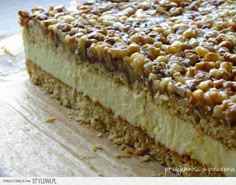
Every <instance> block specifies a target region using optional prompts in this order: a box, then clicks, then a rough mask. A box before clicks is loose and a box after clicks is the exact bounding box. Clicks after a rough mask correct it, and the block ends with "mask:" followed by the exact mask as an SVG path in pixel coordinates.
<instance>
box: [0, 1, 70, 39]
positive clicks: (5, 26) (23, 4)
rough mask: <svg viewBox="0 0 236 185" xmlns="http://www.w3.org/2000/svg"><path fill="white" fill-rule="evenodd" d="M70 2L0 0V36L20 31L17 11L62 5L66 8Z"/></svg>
mask: <svg viewBox="0 0 236 185" xmlns="http://www.w3.org/2000/svg"><path fill="white" fill-rule="evenodd" d="M70 2H71V0H0V35H5V34H11V33H16V32H18V31H20V27H19V24H18V16H17V12H18V10H31V8H32V7H34V6H36V5H37V6H42V7H45V8H47V7H49V6H51V5H60V4H64V5H65V6H68V5H69V4H70Z"/></svg>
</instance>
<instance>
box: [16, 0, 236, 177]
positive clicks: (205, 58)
mask: <svg viewBox="0 0 236 185" xmlns="http://www.w3.org/2000/svg"><path fill="white" fill-rule="evenodd" d="M212 10H214V11H212ZM235 14H236V2H235V1H233V0H232V1H230V0H228V1H221V0H218V1H217V0H214V1H210V0H209V1H201V0H200V1H181V0H173V1H165V0H163V1H151V2H149V1H127V2H120V1H119V2H110V1H101V2H97V3H93V2H90V1H89V2H87V3H84V4H77V5H74V6H73V7H70V8H69V9H65V8H64V7H63V6H58V7H50V8H49V9H48V10H45V9H43V8H41V7H35V8H33V9H32V12H31V13H29V12H25V11H19V16H20V24H21V25H22V26H23V27H24V28H25V31H26V33H25V34H28V36H29V38H30V37H32V38H33V37H37V36H36V35H33V34H34V31H33V27H40V28H41V29H42V30H43V33H44V34H45V39H51V40H52V42H53V47H54V48H60V47H61V48H63V49H64V50H65V51H66V52H69V53H71V54H73V55H74V56H75V57H77V59H78V61H84V62H85V63H88V64H95V65H98V66H99V67H100V69H102V68H104V69H105V71H106V72H103V73H107V74H106V75H108V78H112V79H115V81H118V82H119V83H123V84H124V85H127V86H129V87H130V88H131V89H136V90H137V89H138V90H139V91H140V90H141V91H142V90H144V89H145V90H147V89H148V91H149V93H150V94H151V95H152V96H153V97H154V98H155V99H157V103H158V104H160V105H162V106H163V107H165V108H166V109H167V110H169V112H170V113H171V114H173V115H176V116H177V117H179V118H180V119H182V120H185V121H187V122H188V123H189V124H192V125H193V126H194V128H195V129H196V130H198V131H199V132H201V133H203V134H205V135H207V136H209V137H211V138H213V139H215V140H217V141H219V142H221V143H222V144H223V145H224V146H225V147H226V148H227V149H228V150H235V148H236V95H235V88H236V82H235V80H236V67H235V64H236V47H235V45H236V33H235V31H236V23H235V22H236V17H235ZM35 25H37V26H35ZM36 40H37V39H36ZM32 42H35V40H34V39H32ZM37 42H40V41H37ZM32 62H34V61H27V67H28V72H29V74H30V76H31V79H32V81H33V82H34V83H35V84H38V85H40V86H43V87H47V88H46V89H47V91H48V92H49V93H54V94H55V92H57V93H58V91H59V90H58V87H57V86H60V88H59V89H61V88H65V89H64V90H65V91H66V87H65V84H64V85H63V83H62V82H57V83H56V79H54V78H53V77H52V78H51V81H55V82H53V84H51V87H49V86H50V83H49V82H50V80H49V78H50V77H51V76H50V75H49V74H47V73H46V72H44V71H43V70H41V72H40V67H39V66H37V65H35V64H33V63H32ZM78 65H79V64H78ZM100 69H98V70H97V71H99V70H100ZM120 74H122V78H120V76H119V75H120ZM57 80H58V79H57ZM56 84H57V85H56ZM60 84H61V85H60ZM137 84H138V85H137ZM68 88H69V87H68ZM72 88H73V87H72ZM61 91H62V92H64V91H63V90H61ZM68 91H69V90H68ZM71 92H74V90H73V91H71ZM75 94H76V93H75ZM75 94H73V96H71V97H73V98H72V99H70V100H69V99H67V100H66V101H64V100H65V96H64V95H63V93H59V94H57V96H56V97H57V99H59V100H60V101H62V102H63V105H66V106H69V107H70V108H73V109H74V108H75V107H74V106H73V104H74V103H73V101H75V100H76V97H77V96H78V97H80V95H79V93H78V94H77V95H75ZM81 97H82V96H81ZM158 97H162V99H161V98H158ZM163 97H164V98H163ZM80 99H81V98H80ZM81 100H82V99H81ZM87 100H88V101H87V102H89V103H92V104H91V107H93V106H92V105H96V103H94V102H92V101H90V100H89V98H87ZM65 102H66V103H65ZM89 103H86V105H87V106H88V107H90V106H89ZM75 104H78V103H77V101H75ZM95 107H96V106H95ZM100 108H101V110H103V109H104V108H102V106H101V107H100ZM83 109H84V108H83ZM87 110H90V108H88V109H87ZM91 110H92V109H91ZM91 110H90V111H91ZM88 112H89V111H88ZM99 114H102V113H99ZM91 115H94V116H96V114H95V113H92V112H91ZM111 115H112V113H110V114H106V113H104V116H102V117H103V118H101V120H103V121H104V122H106V121H105V120H106V119H108V118H107V117H109V119H113V121H111V122H115V121H117V119H116V118H111V117H112V116H111ZM87 116H88V115H87ZM86 119H88V117H86ZM119 120H121V121H117V125H119V126H117V127H116V126H115V125H114V123H113V126H114V127H115V128H116V131H115V132H116V133H117V134H118V133H119V131H118V129H121V130H122V128H121V127H122V126H121V125H122V124H121V123H123V122H125V120H122V118H121V119H119ZM99 123H100V125H101V127H104V128H107V129H108V130H109V128H110V127H107V126H104V125H103V124H102V121H99ZM109 124H110V123H108V125H109ZM127 125H128V123H127ZM129 128H130V130H132V129H133V128H132V126H131V127H129ZM128 130H129V129H128ZM130 134H131V133H130ZM130 134H129V135H130ZM183 134H184V133H183ZM125 135H126V134H124V135H123V136H121V137H125ZM144 135H145V134H144ZM141 136H142V134H141V131H140V137H141ZM130 137H131V138H133V137H134V136H133V135H132V134H131V135H130ZM145 137H146V136H145ZM125 138H126V137H125ZM142 142H144V140H143V141H142ZM142 142H141V141H140V143H142ZM152 142H154V141H152ZM131 143H133V144H134V142H131ZM144 143H145V142H144ZM144 143H143V144H144ZM146 144H147V143H146ZM131 145H132V144H131ZM143 146H144V145H143ZM147 146H148V147H147V148H149V150H150V152H151V151H157V150H159V149H160V148H162V149H160V150H161V151H162V150H163V151H164V150H167V151H168V149H167V148H165V147H164V146H161V145H158V147H157V149H154V148H153V146H152V147H151V145H150V147H149V144H147ZM216 152H217V151H216ZM154 153H155V152H154ZM167 153H168V152H167ZM167 153H165V152H164V153H163V152H160V154H158V152H156V153H155V155H154V156H157V157H155V158H157V159H158V160H159V161H164V162H163V163H164V164H166V165H168V166H176V165H175V164H177V165H179V166H180V167H181V166H185V165H187V166H188V165H190V166H191V165H193V166H201V164H199V162H197V161H195V162H191V161H194V160H192V159H190V158H188V157H187V156H180V155H179V156H178V155H177V154H176V155H177V156H178V157H177V158H172V157H169V155H170V156H173V154H172V151H171V152H169V153H168V155H167ZM165 155H166V156H167V158H166V159H163V156H165ZM185 159H186V160H185ZM168 160H170V161H171V160H172V161H173V163H170V162H168ZM178 160H182V163H181V162H178ZM188 161H190V163H189V162H188ZM184 163H186V164H184ZM200 173H203V172H199V173H196V174H194V173H193V174H191V173H190V172H189V173H188V174H190V175H204V174H200ZM188 174H184V175H188ZM219 174H220V173H219ZM219 174H217V173H216V174H213V175H219ZM205 175H207V174H205ZM208 175H209V174H208ZM211 175H212V174H211ZM221 175H222V174H221Z"/></svg>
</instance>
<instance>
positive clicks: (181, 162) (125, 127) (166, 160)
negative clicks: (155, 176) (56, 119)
mask: <svg viewBox="0 0 236 185" xmlns="http://www.w3.org/2000/svg"><path fill="white" fill-rule="evenodd" d="M26 66H27V71H28V73H29V75H30V77H31V80H32V82H33V83H34V84H36V85H39V86H41V87H42V88H43V89H44V90H45V91H46V92H48V93H49V94H52V97H54V98H56V99H58V100H59V101H60V104H62V105H64V106H66V107H69V108H73V109H74V110H75V111H74V112H73V114H72V116H73V119H75V120H80V121H82V123H86V124H90V125H91V126H92V127H93V128H95V129H96V130H98V131H99V132H102V133H105V134H107V135H108V138H110V139H111V140H112V141H113V142H114V143H115V144H117V145H121V144H123V146H125V147H126V146H127V148H130V147H132V148H133V149H134V151H132V153H134V154H136V155H138V156H147V155H149V156H150V157H151V158H152V159H155V160H157V161H158V162H160V164H162V165H164V166H167V167H168V168H167V169H169V171H172V172H174V173H177V174H178V175H181V176H224V174H223V173H222V172H218V171H208V169H209V168H211V166H207V165H202V164H201V163H199V162H198V161H196V160H194V159H191V158H190V157H189V156H187V155H184V156H183V155H179V154H177V153H176V152H174V151H171V150H169V149H168V148H167V147H165V146H163V145H162V144H161V143H156V142H155V140H154V139H153V138H151V137H149V136H148V135H147V134H146V133H145V132H144V131H143V130H141V129H140V128H138V127H134V126H132V125H130V124H129V123H127V122H126V121H125V120H123V119H122V118H120V117H116V116H114V114H113V113H112V111H109V110H107V109H106V108H104V107H103V106H102V105H101V104H99V103H98V102H93V101H92V100H91V99H90V98H89V97H88V96H85V95H84V94H82V93H79V92H76V98H74V97H75V94H74V92H73V89H72V88H71V87H69V86H67V85H65V84H64V83H63V82H61V81H58V79H55V78H54V77H53V76H51V75H50V74H48V73H47V72H45V71H43V70H42V69H41V68H40V67H39V66H37V65H35V64H34V63H33V62H32V61H30V60H27V61H26ZM127 155H130V154H129V153H127ZM176 166H177V167H178V168H177V169H184V168H185V169H191V170H186V171H180V172H178V171H177V170H175V168H174V167H176ZM202 169H206V170H202Z"/></svg>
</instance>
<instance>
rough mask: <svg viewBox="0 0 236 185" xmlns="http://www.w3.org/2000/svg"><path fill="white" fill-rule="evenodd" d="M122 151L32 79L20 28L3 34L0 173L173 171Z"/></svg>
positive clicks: (0, 48) (156, 173) (155, 173)
mask: <svg viewBox="0 0 236 185" xmlns="http://www.w3.org/2000/svg"><path fill="white" fill-rule="evenodd" d="M50 117H53V118H55V121H54V122H53V123H48V122H47V120H48V118H50ZM97 145H99V146H101V147H102V149H101V150H97V151H96V152H95V151H94V150H93V149H94V147H95V146H97ZM122 153H123V151H122V150H121V149H120V148H119V147H118V146H115V145H114V144H113V143H112V142H111V141H109V140H108V138H107V137H105V136H98V132H97V131H95V130H93V129H92V128H90V127H89V126H87V125H84V124H81V123H79V122H75V121H72V120H70V111H69V110H68V109H66V108H64V107H62V106H60V105H59V104H58V102H57V101H56V100H54V99H52V98H51V97H50V96H49V95H47V94H45V93H44V92H43V91H42V90H41V89H40V88H38V87H37V86H35V85H33V84H32V83H31V82H30V80H29V78H28V75H27V73H26V71H25V65H24V54H23V46H22V40H21V36H20V34H14V35H10V36H0V176H159V175H160V174H162V175H167V176H171V175H172V174H170V173H165V171H164V168H163V167H162V166H160V165H159V164H158V163H157V162H156V161H150V162H142V161H141V159H140V157H138V156H132V157H131V158H121V159H117V158H116V157H115V155H117V154H122Z"/></svg>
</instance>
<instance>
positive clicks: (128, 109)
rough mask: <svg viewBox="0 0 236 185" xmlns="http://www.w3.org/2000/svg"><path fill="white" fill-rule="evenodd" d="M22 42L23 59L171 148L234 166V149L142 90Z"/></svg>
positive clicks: (204, 160) (43, 46) (220, 165)
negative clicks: (24, 54)
mask: <svg viewBox="0 0 236 185" xmlns="http://www.w3.org/2000/svg"><path fill="white" fill-rule="evenodd" d="M23 35H24V34H23ZM38 36H40V33H39V35H38ZM24 46H25V52H26V58H27V59H30V60H32V61H33V62H34V63H35V64H37V65H39V66H40V67H41V68H42V69H43V70H44V71H46V72H48V73H49V74H52V75H53V76H55V77H56V78H58V79H60V80H61V81H63V82H64V83H65V84H67V85H69V86H71V87H75V88H76V89H77V90H78V91H79V92H83V93H84V94H85V95H88V96H89V97H90V98H92V99H93V100H94V101H99V102H100V103H101V104H102V105H103V106H104V107H106V108H107V109H111V110H113V112H114V113H116V114H117V115H119V116H121V117H122V118H124V119H125V120H127V121H128V122H129V123H131V124H133V125H135V126H141V127H142V128H145V129H146V130H147V132H148V134H149V135H151V136H152V137H154V138H155V139H156V141H159V142H160V143H162V144H164V145H165V146H166V147H168V148H170V149H171V150H173V151H176V152H178V153H179V154H188V155H190V156H191V158H193V159H196V160H198V161H200V162H201V163H203V164H210V165H211V166H213V167H218V168H226V167H227V168H236V150H227V149H226V148H225V147H224V145H222V144H221V143H220V142H218V141H216V140H213V139H212V138H210V137H208V136H206V135H203V134H201V133H199V132H198V131H197V130H196V129H194V128H193V126H192V125H191V124H189V123H187V122H184V121H183V120H181V119H179V118H178V117H177V116H174V115H170V114H169V113H168V111H167V110H165V109H163V108H162V107H160V106H158V105H156V104H155V103H154V101H153V98H152V97H151V96H149V95H148V93H146V92H145V91H142V92H136V91H134V90H131V89H130V88H128V87H127V86H124V85H121V84H119V83H115V82H114V81H112V80H111V79H108V78H105V77H103V76H102V75H98V74H96V73H93V72H91V65H87V64H80V65H79V66H77V67H75V58H73V57H71V56H70V55H69V54H67V53H65V52H63V51H62V49H61V48H58V50H57V51H55V50H52V49H50V46H49V44H48V41H45V40H43V39H42V40H41V42H40V43H36V44H35V43H33V42H28V38H26V36H25V38H24ZM75 79H76V80H75ZM75 81H76V82H77V83H75ZM76 84H77V85H76ZM225 174H226V175H227V176H236V171H235V170H233V171H230V170H228V171H226V172H225Z"/></svg>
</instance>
